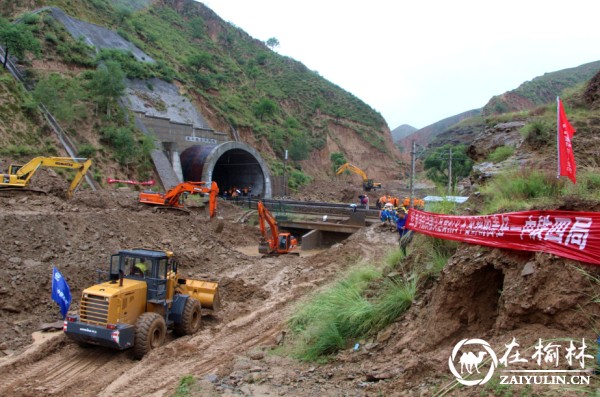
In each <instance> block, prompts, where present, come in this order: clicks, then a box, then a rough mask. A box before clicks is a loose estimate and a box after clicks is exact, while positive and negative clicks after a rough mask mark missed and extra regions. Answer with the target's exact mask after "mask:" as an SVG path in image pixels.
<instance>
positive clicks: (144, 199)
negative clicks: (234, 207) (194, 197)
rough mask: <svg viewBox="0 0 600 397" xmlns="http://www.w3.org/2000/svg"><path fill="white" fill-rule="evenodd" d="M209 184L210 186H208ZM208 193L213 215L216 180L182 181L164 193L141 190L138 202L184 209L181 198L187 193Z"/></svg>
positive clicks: (210, 212) (212, 214) (216, 193)
mask: <svg viewBox="0 0 600 397" xmlns="http://www.w3.org/2000/svg"><path fill="white" fill-rule="evenodd" d="M209 186H210V187H209ZM195 193H200V194H205V193H208V194H209V204H208V205H209V207H208V208H209V214H210V217H211V218H212V217H214V216H215V214H216V212H217V195H218V194H219V187H218V186H217V183H216V182H214V181H213V182H182V183H180V184H179V185H177V186H175V187H174V188H171V189H169V191H167V192H166V193H157V192H141V193H140V203H144V204H150V205H157V206H162V207H167V208H176V209H184V208H185V206H184V203H183V199H184V197H185V196H186V195H188V194H195Z"/></svg>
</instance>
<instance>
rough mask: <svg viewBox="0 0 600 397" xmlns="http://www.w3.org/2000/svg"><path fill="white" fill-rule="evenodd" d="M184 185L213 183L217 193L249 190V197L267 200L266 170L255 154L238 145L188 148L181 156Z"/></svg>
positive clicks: (268, 192) (252, 150) (225, 144)
mask: <svg viewBox="0 0 600 397" xmlns="http://www.w3.org/2000/svg"><path fill="white" fill-rule="evenodd" d="M181 168H182V171H183V178H184V180H186V181H215V182H217V185H219V190H220V191H221V192H223V191H225V190H228V189H231V188H233V187H237V188H238V189H240V190H242V188H244V187H251V188H252V196H257V197H263V198H271V195H272V190H271V177H270V173H269V169H268V168H267V166H266V164H265V162H264V161H263V159H262V158H261V157H260V155H259V154H258V152H257V151H256V150H254V149H253V148H251V147H249V146H247V145H246V144H243V143H240V142H225V143H223V144H221V145H218V146H192V147H189V148H187V149H185V150H184V151H183V152H182V153H181Z"/></svg>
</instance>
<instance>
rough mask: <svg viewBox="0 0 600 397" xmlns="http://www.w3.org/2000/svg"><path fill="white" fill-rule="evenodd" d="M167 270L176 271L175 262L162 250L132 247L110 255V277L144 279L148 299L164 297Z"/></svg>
mask: <svg viewBox="0 0 600 397" xmlns="http://www.w3.org/2000/svg"><path fill="white" fill-rule="evenodd" d="M169 271H173V272H177V264H176V262H175V261H173V260H171V257H170V255H168V254H167V253H166V252H164V251H153V250H146V249H132V250H122V251H119V252H118V253H117V254H115V255H112V256H111V264H110V279H111V280H118V279H119V278H120V277H123V278H126V279H132V280H139V281H145V282H146V284H147V288H148V297H147V298H148V300H149V301H150V300H163V299H165V297H166V283H167V273H168V272H169Z"/></svg>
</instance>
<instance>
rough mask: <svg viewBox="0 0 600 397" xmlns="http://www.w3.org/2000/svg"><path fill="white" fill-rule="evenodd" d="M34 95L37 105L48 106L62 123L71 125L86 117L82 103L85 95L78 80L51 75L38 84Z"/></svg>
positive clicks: (56, 74)
mask: <svg viewBox="0 0 600 397" xmlns="http://www.w3.org/2000/svg"><path fill="white" fill-rule="evenodd" d="M32 94H33V98H34V99H35V101H36V102H37V103H39V104H43V105H44V106H46V108H47V109H48V110H49V111H50V112H52V114H53V115H54V116H55V117H56V118H57V119H58V120H60V121H61V122H65V123H68V124H70V123H72V122H73V121H75V120H76V119H79V118H83V117H85V106H84V105H83V103H82V100H83V99H84V98H85V94H84V92H83V90H82V89H81V86H80V84H79V82H78V80H77V79H71V78H67V77H62V76H61V75H60V74H58V73H51V74H50V75H48V76H47V77H45V78H42V79H40V80H39V81H38V82H37V84H36V85H35V88H34V90H33V92H32Z"/></svg>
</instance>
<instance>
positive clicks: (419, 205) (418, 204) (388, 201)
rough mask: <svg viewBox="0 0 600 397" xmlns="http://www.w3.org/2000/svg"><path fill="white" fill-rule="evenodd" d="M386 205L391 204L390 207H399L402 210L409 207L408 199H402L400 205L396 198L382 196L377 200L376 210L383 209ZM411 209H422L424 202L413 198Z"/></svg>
mask: <svg viewBox="0 0 600 397" xmlns="http://www.w3.org/2000/svg"><path fill="white" fill-rule="evenodd" d="M386 204H391V205H392V207H395V208H398V207H400V206H402V207H404V208H408V207H410V198H408V197H404V200H402V203H400V199H399V198H398V197H394V196H390V195H385V194H384V195H383V196H381V197H380V198H379V200H377V204H376V207H377V208H378V209H383V208H384V207H385V205H386ZM413 207H414V208H417V209H423V208H424V207H425V201H423V200H420V199H418V198H413Z"/></svg>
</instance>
